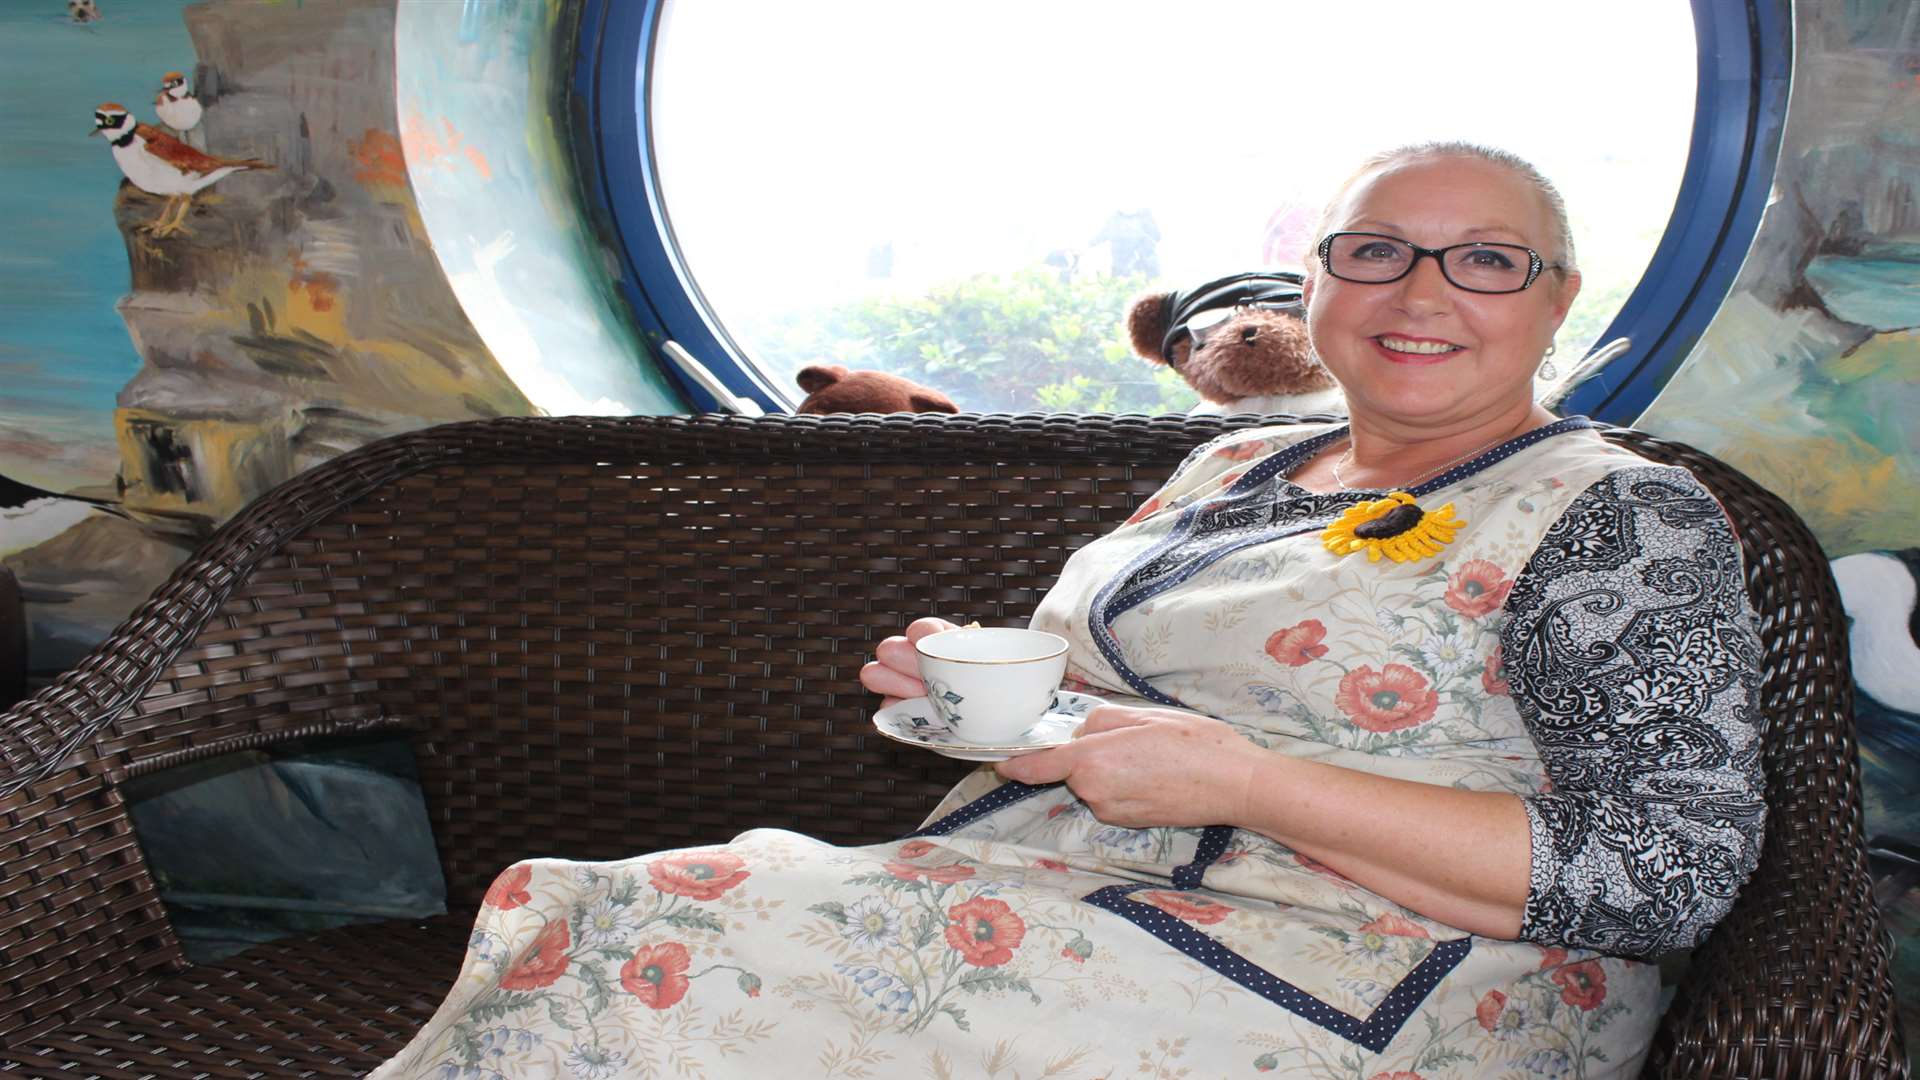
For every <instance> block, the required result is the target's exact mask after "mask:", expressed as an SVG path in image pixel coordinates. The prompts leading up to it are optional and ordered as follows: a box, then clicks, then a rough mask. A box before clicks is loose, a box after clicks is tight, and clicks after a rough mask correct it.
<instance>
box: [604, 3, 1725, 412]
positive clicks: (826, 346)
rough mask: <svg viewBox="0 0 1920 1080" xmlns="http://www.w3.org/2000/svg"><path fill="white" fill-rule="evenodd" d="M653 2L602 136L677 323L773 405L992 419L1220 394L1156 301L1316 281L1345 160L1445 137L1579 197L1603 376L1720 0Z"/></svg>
mask: <svg viewBox="0 0 1920 1080" xmlns="http://www.w3.org/2000/svg"><path fill="white" fill-rule="evenodd" d="M1718 7H1720V8H1725V9H1726V13H1727V15H1728V17H1733V16H1738V17H1739V18H1740V21H1741V22H1742V23H1744V22H1745V21H1746V15H1747V14H1748V12H1747V9H1746V8H1745V6H1744V5H1729V4H1721V5H1718ZM1736 7H1738V8H1739V10H1735V9H1736ZM645 8H646V10H645V12H644V13H635V12H633V11H631V10H623V8H622V6H619V5H611V6H609V7H608V8H607V9H606V10H604V11H602V12H601V13H600V14H599V25H598V26H597V27H596V26H592V25H590V26H589V27H588V35H589V36H590V35H592V34H598V35H601V36H600V38H599V39H598V46H599V48H598V51H597V52H596V53H595V54H594V55H593V57H592V58H591V59H592V62H593V63H594V64H597V65H598V86H599V87H600V88H601V90H602V93H601V95H600V100H599V101H598V102H597V108H598V109H599V110H600V111H601V113H602V114H603V115H611V114H612V113H613V111H614V110H616V109H617V104H616V103H615V102H613V101H611V100H607V96H606V94H605V92H604V88H605V87H607V86H609V85H617V83H618V78H617V67H614V68H611V69H610V65H618V64H619V63H620V62H622V58H623V57H627V58H629V60H630V62H631V63H632V65H633V67H632V69H631V70H632V71H634V72H636V73H637V76H636V77H635V78H634V83H633V86H634V93H633V99H632V102H631V103H630V107H631V108H633V109H634V111H635V114H636V115H635V116H634V117H633V118H632V119H631V120H630V121H627V124H628V125H630V127H631V138H630V141H624V142H623V135H622V132H623V130H624V128H623V127H622V125H620V124H614V125H611V128H612V129H613V130H612V132H611V134H612V137H611V138H608V139H605V140H603V143H602V145H601V146H600V148H599V149H600V154H601V164H602V172H603V178H604V182H605V183H606V184H607V186H608V192H609V197H610V199H609V201H610V202H612V203H613V204H615V208H616V211H617V214H616V216H617V217H618V218H619V227H620V231H621V234H622V236H623V238H626V239H627V240H628V242H629V243H628V247H629V249H630V250H629V256H630V258H631V261H632V270H631V273H632V274H633V276H634V277H635V278H636V279H637V280H636V281H635V283H634V286H635V288H636V291H637V292H639V293H640V294H641V295H642V296H643V297H644V302H643V304H642V305H641V306H644V307H647V308H649V309H650V313H651V314H654V315H657V316H658V317H659V318H660V320H661V322H662V327H661V332H662V333H663V334H665V335H666V336H672V337H676V338H679V339H681V340H682V341H683V343H687V341H688V339H689V338H692V339H694V341H695V344H696V345H697V346H702V347H704V354H703V355H702V359H704V360H706V361H707V362H708V363H709V364H713V365H716V366H719V367H726V368H729V369H731V370H730V371H729V372H728V378H729V380H730V381H733V382H735V383H736V384H737V385H739V386H741V387H743V388H746V389H748V390H750V391H751V392H754V393H756V394H757V395H758V396H761V397H762V398H764V399H768V402H769V404H777V403H778V402H780V401H782V400H786V401H790V400H792V399H793V398H796V397H797V396H798V393H797V390H796V389H795V384H794V380H793V376H794V373H795V372H796V371H797V370H798V369H799V368H801V367H803V366H805V365H808V364H815V363H840V364H845V365H848V366H850V367H869V368H879V369H883V370H889V371H894V372H897V373H899V374H902V375H906V376H908V377H910V378H913V379H915V380H916V381H919V382H922V383H924V384H926V385H929V386H933V387H936V388H938V389H940V390H942V391H944V392H945V393H947V394H948V395H949V396H951V397H953V398H954V399H955V400H956V401H957V402H958V403H959V404H960V405H961V406H962V407H963V408H966V409H970V410H978V411H1025V410H1036V409H1037V410H1086V411H1093V410H1098V411H1143V412H1163V411H1168V410H1184V409H1186V408H1188V407H1189V406H1191V405H1192V404H1193V403H1194V401H1195V399H1194V397H1193V395H1192V393H1191V391H1190V390H1188V389H1187V388H1186V386H1185V385H1184V384H1183V383H1182V382H1180V380H1179V379H1178V378H1176V377H1174V376H1172V375H1171V373H1169V372H1167V371H1166V370H1165V369H1163V368H1160V367H1158V366H1156V365H1152V364H1149V363H1148V362H1146V361H1145V360H1142V359H1140V358H1138V357H1136V356H1133V355H1132V354H1131V352H1130V350H1129V348H1128V346H1127V345H1126V338H1125V335H1124V330H1123V329H1122V325H1121V323H1122V319H1123V316H1124V313H1125V310H1126V306H1127V304H1128V303H1129V301H1130V300H1131V299H1132V298H1134V297H1135V296H1137V295H1139V294H1141V293H1143V292H1147V291H1151V290H1160V289H1164V290H1171V289H1178V288H1183V287H1187V286H1191V285H1194V284H1198V283H1200V282H1203V281H1206V280H1210V279H1212V278H1217V277H1220V276H1223V275H1225V274H1229V273H1234V272H1237V271H1241V270H1252V269H1261V268H1266V267H1280V266H1297V265H1299V264H1300V263H1301V261H1302V259H1303V255H1304V252H1303V248H1304V245H1305V244H1306V243H1307V242H1308V241H1309V240H1310V239H1311V234H1312V231H1313V227H1314V223H1315V219H1316V217H1317V215H1318V212H1319V210H1320V206H1321V202H1322V200H1323V199H1324V198H1325V196H1326V194H1327V193H1328V192H1330V191H1331V190H1332V189H1333V188H1334V187H1335V186H1336V185H1337V184H1338V182H1339V181H1340V180H1341V179H1342V177H1343V176H1344V174H1345V172H1346V170H1347V169H1348V168H1350V167H1351V165H1352V164H1353V163H1354V162H1355V161H1356V160H1358V159H1359V158H1361V157H1363V156H1364V155H1365V154H1367V153H1369V152H1371V151H1374V150H1377V149H1381V148H1384V147H1388V146H1392V145H1396V144H1399V143H1404V142H1411V141H1418V140H1422V139H1431V138H1462V139H1470V140H1474V141H1480V142H1486V143H1490V144H1493V145H1497V146H1503V147H1506V148H1509V149H1512V150H1514V151H1516V152H1517V153H1519V154H1521V155H1522V156H1525V157H1527V158H1529V159H1531V160H1533V161H1534V162H1535V163H1536V164H1538V165H1539V166H1540V167H1541V169H1542V170H1543V171H1544V172H1545V173H1547V175H1549V176H1550V177H1552V178H1554V179H1555V181H1556V182H1557V183H1558V184H1559V185H1560V186H1561V188H1562V189H1563V191H1564V192H1565V194H1566V196H1567V201H1568V203H1569V205H1570V207H1571V208H1572V211H1573V216H1574V220H1573V225H1574V230H1575V235H1576V239H1577V241H1578V243H1579V257H1580V262H1581V267H1582V270H1583V271H1584V273H1585V279H1586V284H1585V288H1584V290H1583V294H1582V296H1581V299H1580V302H1579V304H1578V306H1576V308H1575V310H1574V311H1573V312H1572V314H1571V315H1570V316H1569V318H1568V321H1567V325H1566V327H1565V328H1564V329H1563V331H1562V333H1561V337H1560V341H1559V346H1560V348H1559V355H1560V356H1561V357H1562V358H1563V361H1569V360H1577V359H1578V358H1579V357H1580V356H1581V355H1583V354H1584V353H1585V352H1586V351H1587V350H1588V349H1589V348H1591V347H1592V346H1594V345H1595V344H1597V343H1599V342H1600V341H1601V339H1602V338H1603V336H1606V335H1609V334H1610V333H1611V332H1612V327H1613V324H1614V322H1615V320H1616V316H1618V314H1619V313H1620V312H1621V310H1622V308H1623V307H1624V306H1627V304H1628V301H1629V299H1630V298H1631V297H1632V295H1633V294H1634V292H1635V289H1636V286H1637V285H1639V284H1640V283H1641V282H1642V280H1643V278H1644V277H1645V276H1646V275H1647V272H1648V268H1649V265H1650V262H1652V261H1653V260H1654V258H1655V255H1656V253H1657V252H1660V251H1661V250H1662V243H1663V240H1667V241H1669V243H1668V245H1667V246H1668V247H1669V248H1670V247H1671V246H1672V245H1671V242H1670V239H1671V237H1670V233H1671V229H1670V227H1669V226H1670V223H1671V222H1672V221H1673V220H1674V212H1675V207H1676V204H1677V202H1678V201H1680V200H1681V199H1682V198H1683V197H1684V196H1685V192H1686V188H1687V186H1688V184H1689V182H1690V177H1691V178H1692V182H1694V183H1696V185H1697V183H1698V181H1699V177H1698V176H1694V175H1693V174H1692V173H1690V171H1689V163H1690V160H1691V161H1692V162H1693V164H1694V166H1695V169H1694V172H1696V173H1697V172H1698V166H1699V164H1700V163H1699V161H1698V150H1699V147H1698V145H1697V143H1698V142H1699V139H1700V134H1701V133H1700V130H1699V124H1698V122H1697V120H1698V118H1697V115H1696V112H1697V110H1696V91H1697V89H1698V87H1699V86H1700V85H1701V84H1700V82H1699V80H1698V75H1699V71H1700V69H1701V67H1702V65H1701V59H1700V58H1701V56H1702V54H1703V50H1704V48H1705V43H1704V41H1703V39H1702V38H1701V37H1700V36H1699V34H1698V30H1699V28H1700V26H1701V20H1702V18H1703V17H1705V18H1707V20H1708V21H1710V20H1711V18H1712V17H1713V10H1714V8H1715V5H1713V4H1709V3H1701V4H1696V5H1694V6H1693V8H1692V9H1691V10H1690V9H1689V7H1688V6H1687V5H1675V4H1672V3H1669V2H1666V0H1624V2H1618V3H1613V4H1606V5H1578V6H1576V5H1561V4H1539V3H1535V2H1533V0H1470V2H1467V3H1464V4H1451V5H1434V4H1429V3H1420V2H1417V0H1398V2H1393V3H1384V4H1369V5H1321V6H1320V7H1318V8H1312V7H1307V6H1304V5H1294V4H1288V5H1278V4H1269V3H1256V2H1251V0H1231V2H1230V0H1216V2H1213V3H1207V4H1203V5H1202V6H1201V7H1199V8H1192V7H1189V8H1183V9H1181V11H1180V14H1179V17H1178V18H1173V17H1169V13H1168V9H1167V8H1166V6H1165V5H1164V4H1163V3H1146V2H1144V0H1139V2H1126V0H1053V2H1050V3H1047V4H1031V3H1026V2H1024V0H982V2H980V3H975V4H968V5H959V6H954V5H924V4H898V3H891V2H883V0H817V2H810V3H805V4H793V3H777V2H770V0H701V2H699V3H691V2H685V0H662V2H659V3H657V4H649V5H646V6H645ZM623 24H624V25H623ZM743 27H751V28H752V32H751V33H743V32H742V28H743ZM623 36H625V37H637V38H638V39H639V40H638V41H636V42H633V43H632V44H631V47H630V48H629V50H628V52H626V53H623V52H622V51H621V48H619V47H617V45H618V43H619V42H620V41H621V40H622V39H623ZM583 40H584V39H583ZM610 45H612V46H615V47H609V46H610ZM1716 48H1718V46H1716ZM610 71H611V74H610ZM610 79H611V81H609V80H610ZM623 176H624V177H626V178H627V179H628V182H625V183H623V182H622V181H621V178H622V177H623ZM636 179H637V180H638V181H639V183H633V182H631V181H633V180H636ZM636 190H643V191H644V200H642V199H641V198H639V197H636V196H635V194H634V192H635V191H636ZM1748 235H1749V236H1750V235H1751V231H1750V228H1749V232H1748ZM1734 258H1735V259H1736V260H1737V255H1735V256H1734ZM676 322H677V324H678V325H677V326H676V325H674V324H675V323H676ZM690 348H693V351H695V352H696V353H701V352H702V349H701V348H700V347H695V346H690ZM1559 366H1560V367H1561V369H1562V374H1564V373H1565V372H1566V371H1571V370H1572V369H1573V367H1574V364H1573V363H1571V362H1563V364H1561V365H1559Z"/></svg>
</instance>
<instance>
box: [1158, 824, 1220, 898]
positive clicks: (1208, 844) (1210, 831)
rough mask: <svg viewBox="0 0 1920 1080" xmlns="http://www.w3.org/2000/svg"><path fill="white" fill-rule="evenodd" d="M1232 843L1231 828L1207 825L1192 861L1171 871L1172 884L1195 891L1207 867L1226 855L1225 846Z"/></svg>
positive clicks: (1201, 834)
mask: <svg viewBox="0 0 1920 1080" xmlns="http://www.w3.org/2000/svg"><path fill="white" fill-rule="evenodd" d="M1232 842H1233V826H1231V825H1209V826H1207V827H1206V829H1204V830H1203V831H1202V832H1201V833H1200V846H1199V847H1198V848H1196V849H1194V852H1193V861H1192V862H1190V863H1188V864H1186V865H1185V866H1176V867H1174V870H1173V884H1174V886H1175V887H1176V888H1180V889H1197V888H1199V887H1200V879H1201V878H1202V877H1204V876H1206V873H1207V867H1209V866H1212V865H1213V864H1214V863H1215V862H1218V861H1219V859H1220V856H1222V855H1225V854H1226V853H1227V845H1228V844H1229V843H1232Z"/></svg>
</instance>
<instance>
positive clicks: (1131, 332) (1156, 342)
mask: <svg viewBox="0 0 1920 1080" xmlns="http://www.w3.org/2000/svg"><path fill="white" fill-rule="evenodd" d="M1172 317H1173V294H1172V293H1170V292H1164V293H1149V294H1147V295H1146V296H1142V297H1140V298H1139V299H1138V300H1135V301H1134V302H1133V307H1132V308H1131V309H1130V310H1129V311H1128V312H1127V336H1128V337H1130V338H1132V339H1133V351H1134V352H1136V353H1138V354H1139V355H1141V356H1143V357H1145V358H1147V359H1148V360H1151V361H1153V362H1154V363H1156V364H1164V363H1166V362H1167V361H1166V359H1165V358H1164V357H1162V356H1161V355H1160V343H1161V342H1162V341H1165V340H1166V338H1167V331H1168V330H1169V329H1171V328H1170V327H1169V326H1168V325H1167V320H1168V319H1170V318H1172Z"/></svg>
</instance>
